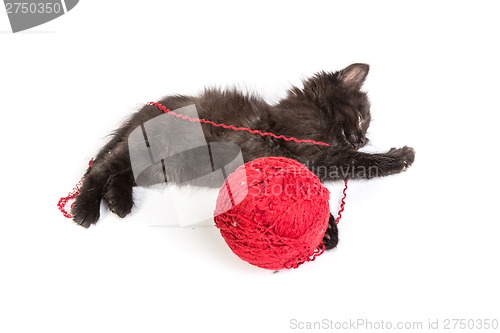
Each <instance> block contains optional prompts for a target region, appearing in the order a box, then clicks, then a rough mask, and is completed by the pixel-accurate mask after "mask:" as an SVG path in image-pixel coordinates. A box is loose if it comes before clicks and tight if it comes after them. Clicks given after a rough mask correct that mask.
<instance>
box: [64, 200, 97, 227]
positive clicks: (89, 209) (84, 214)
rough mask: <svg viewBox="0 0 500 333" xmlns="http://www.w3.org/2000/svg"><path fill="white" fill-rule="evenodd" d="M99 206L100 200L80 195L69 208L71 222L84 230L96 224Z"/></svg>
mask: <svg viewBox="0 0 500 333" xmlns="http://www.w3.org/2000/svg"><path fill="white" fill-rule="evenodd" d="M100 206H101V200H100V199H95V198H88V197H86V196H82V195H81V194H80V195H79V196H77V197H76V201H75V204H74V205H73V207H72V208H71V215H73V221H75V222H76V223H77V224H79V225H81V226H82V227H84V228H88V227H90V225H91V224H96V223H97V221H98V220H99V215H100V212H99V208H100Z"/></svg>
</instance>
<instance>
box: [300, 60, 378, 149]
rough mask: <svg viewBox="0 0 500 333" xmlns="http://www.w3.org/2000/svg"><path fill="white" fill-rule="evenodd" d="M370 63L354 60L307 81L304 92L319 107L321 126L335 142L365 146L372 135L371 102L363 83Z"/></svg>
mask: <svg viewBox="0 0 500 333" xmlns="http://www.w3.org/2000/svg"><path fill="white" fill-rule="evenodd" d="M368 71H369V66H368V65H366V64H352V65H350V66H348V67H346V68H345V69H343V70H341V71H338V72H321V73H318V74H316V75H315V76H313V77H312V78H310V79H308V80H307V81H305V82H304V88H303V90H302V93H303V95H304V97H306V98H307V100H309V101H310V102H312V104H314V105H315V106H316V107H317V108H318V109H319V110H320V112H319V117H320V120H321V123H322V124H320V125H319V126H321V127H324V126H326V128H323V129H322V131H323V132H326V134H327V137H326V138H325V139H327V140H328V142H329V143H331V144H332V146H337V147H338V146H340V147H343V148H348V149H353V148H354V149H358V148H361V147H363V146H364V145H365V144H366V143H367V142H368V139H367V137H366V131H367V129H368V126H369V125H370V120H371V117H370V102H369V101H368V96H367V95H366V93H365V92H363V91H361V90H360V89H361V86H362V85H363V82H364V81H365V78H366V76H367V75H368Z"/></svg>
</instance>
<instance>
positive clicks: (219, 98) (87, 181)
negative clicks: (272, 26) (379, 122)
mask: <svg viewBox="0 0 500 333" xmlns="http://www.w3.org/2000/svg"><path fill="white" fill-rule="evenodd" d="M368 70H369V66H368V65H366V64H353V65H350V66H348V67H347V68H345V69H344V70H342V71H339V72H335V73H331V72H321V73H318V74H316V75H315V76H313V77H311V78H310V79H308V80H306V81H305V82H304V87H303V88H302V89H301V88H297V87H293V88H292V89H290V91H289V92H288V96H287V97H286V98H285V99H283V100H281V101H280V102H279V103H278V104H276V105H269V104H268V103H266V102H265V101H264V100H263V99H261V98H260V97H258V96H251V95H247V94H242V93H240V92H237V91H235V90H231V91H220V90H216V89H209V90H206V91H205V92H204V93H202V94H201V95H200V96H168V97H165V98H163V99H162V100H161V101H159V102H160V103H161V104H163V105H164V106H166V107H167V108H169V109H170V110H175V109H178V108H181V107H185V106H188V105H191V104H194V105H195V106H196V109H197V111H198V114H199V117H200V118H204V119H208V120H212V121H214V122H217V123H225V124H231V125H235V126H240V127H249V128H252V129H258V130H260V131H265V132H272V133H276V134H280V135H284V136H289V137H295V138H298V139H312V140H315V141H323V142H326V143H328V144H329V145H330V146H329V147H325V146H318V145H313V144H297V143H295V142H288V141H284V140H280V139H274V138H271V137H262V136H259V135H253V134H250V133H247V132H241V131H238V132H236V131H232V130H227V129H224V128H220V127H214V126H211V125H206V124H202V125H201V126H202V129H203V133H204V136H205V140H206V142H207V143H208V144H209V145H210V143H214V142H215V143H217V142H232V143H234V144H236V145H237V146H238V147H239V149H241V153H242V156H243V159H244V161H245V162H248V161H251V160H253V159H255V158H258V157H263V156H284V157H288V158H293V159H296V160H298V161H299V162H301V163H303V164H304V165H306V166H307V167H308V168H309V169H310V170H311V171H313V172H314V173H315V174H316V175H317V176H318V177H319V178H320V179H321V180H322V181H328V180H338V179H346V178H350V179H360V178H364V179H368V178H373V177H379V176H387V175H391V174H395V173H399V172H401V171H404V170H405V169H406V168H407V167H409V166H410V165H411V164H412V163H413V161H414V158H415V152H414V150H413V149H412V148H410V147H403V148H399V149H396V148H392V149H391V150H389V151H388V152H387V153H382V154H369V153H364V152H359V151H358V149H359V148H361V147H363V146H364V145H365V144H366V143H367V141H368V139H367V138H366V131H367V128H368V126H369V124H370V103H369V101H368V98H367V95H366V93H364V92H362V91H360V89H361V86H362V84H363V82H364V80H365V78H366V76H367V74H368ZM161 114H163V112H162V111H161V110H159V109H158V108H157V107H156V106H153V105H146V106H144V107H143V108H142V109H141V110H140V111H139V112H137V113H135V114H134V115H133V116H132V117H131V118H130V119H129V120H128V121H127V122H126V123H125V124H124V125H123V126H122V127H120V128H119V129H118V130H117V131H116V133H115V134H114V136H113V138H112V139H111V141H110V142H109V143H108V144H106V145H105V146H104V147H103V148H102V149H101V150H100V152H99V154H98V155H97V157H96V158H95V161H94V163H93V166H92V168H89V170H87V173H86V174H85V177H84V181H83V186H82V188H81V191H80V194H79V195H78V197H77V198H76V201H75V204H74V206H73V208H72V214H73V217H74V221H75V222H76V223H78V224H80V225H81V226H83V227H89V226H90V225H91V224H94V223H96V222H97V220H98V219H99V207H100V203H101V200H102V199H104V200H105V201H106V202H107V204H108V206H109V208H110V210H111V211H113V212H114V213H115V214H117V215H118V216H120V217H124V216H126V215H127V214H128V213H130V211H131V209H132V206H133V198H132V187H133V186H134V185H136V183H137V184H140V183H139V182H138V181H137V180H138V179H137V178H134V174H133V172H132V166H131V161H130V155H129V141H128V139H129V135H130V134H131V133H132V131H133V130H134V129H136V128H138V127H139V126H141V125H142V124H144V123H145V122H146V121H148V120H150V119H153V118H155V117H157V116H159V115H161ZM155 121H156V120H155ZM142 128H143V129H144V127H142ZM182 140H187V141H189V140H190V138H189V136H187V137H185V138H182ZM166 146H168V144H167V145H166ZM165 149H167V148H165ZM196 164H198V165H196ZM206 164H207V163H190V165H184V166H182V167H179V166H177V167H175V166H165V165H163V171H164V172H165V168H166V169H167V174H168V177H167V176H165V177H163V176H160V175H154V173H152V174H151V175H150V177H151V178H155V177H156V176H158V177H157V178H158V179H153V180H152V181H151V179H150V181H149V182H150V183H154V182H162V181H165V178H168V181H169V182H173V183H180V182H182V180H183V179H187V178H190V177H189V175H188V174H189V173H193V168H194V169H198V171H196V173H200V172H205V171H206V172H207V173H209V172H210V165H206ZM212 167H213V165H212ZM207 173H206V174H207ZM330 220H331V222H332V221H333V217H332V218H331V219H330ZM336 232H337V230H336V226H335V223H333V225H332V223H330V228H329V232H327V235H326V238H325V244H326V245H327V247H328V248H332V247H335V246H336V244H337V240H338V239H337V234H336Z"/></svg>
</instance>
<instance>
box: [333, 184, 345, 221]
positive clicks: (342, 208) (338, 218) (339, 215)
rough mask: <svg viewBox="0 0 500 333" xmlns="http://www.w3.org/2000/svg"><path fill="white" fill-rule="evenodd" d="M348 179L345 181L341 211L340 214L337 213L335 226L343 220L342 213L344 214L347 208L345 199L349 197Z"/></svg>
mask: <svg viewBox="0 0 500 333" xmlns="http://www.w3.org/2000/svg"><path fill="white" fill-rule="evenodd" d="M346 191H347V179H346V180H344V190H343V191H342V193H343V194H344V196H343V197H342V200H341V202H340V209H339V212H338V213H337V218H336V219H335V224H339V222H340V219H341V218H342V213H343V212H344V206H345V198H346V197H347V192H346Z"/></svg>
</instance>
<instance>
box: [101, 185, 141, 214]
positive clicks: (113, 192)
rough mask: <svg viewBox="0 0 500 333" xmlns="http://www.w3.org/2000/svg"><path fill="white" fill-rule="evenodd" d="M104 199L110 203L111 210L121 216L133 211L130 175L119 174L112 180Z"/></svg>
mask: <svg viewBox="0 0 500 333" xmlns="http://www.w3.org/2000/svg"><path fill="white" fill-rule="evenodd" d="M104 200H105V201H106V202H107V203H108V207H109V210H111V211H112V212H113V213H115V214H116V215H118V216H119V217H121V218H123V217H125V216H127V215H128V214H129V213H130V212H131V211H132V207H133V206H134V200H133V197H132V183H131V179H130V178H129V177H128V175H119V176H116V177H114V178H112V179H111V180H110V182H109V185H108V188H107V190H106V194H105V195H104Z"/></svg>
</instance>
